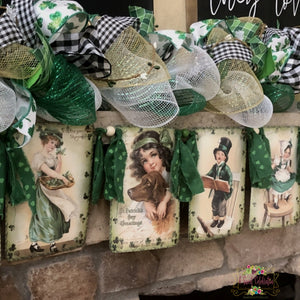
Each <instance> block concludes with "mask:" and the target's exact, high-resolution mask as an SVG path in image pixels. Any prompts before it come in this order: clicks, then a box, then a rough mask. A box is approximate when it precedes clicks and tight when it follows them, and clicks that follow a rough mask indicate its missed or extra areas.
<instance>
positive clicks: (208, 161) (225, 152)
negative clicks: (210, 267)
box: [188, 128, 246, 241]
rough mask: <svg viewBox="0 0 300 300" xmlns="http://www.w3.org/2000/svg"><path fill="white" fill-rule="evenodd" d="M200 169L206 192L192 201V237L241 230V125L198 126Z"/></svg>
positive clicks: (218, 234)
mask: <svg viewBox="0 0 300 300" xmlns="http://www.w3.org/2000/svg"><path fill="white" fill-rule="evenodd" d="M197 134H198V140H197V146H198V151H199V160H198V166H197V167H198V171H199V174H200V175H201V178H202V181H203V186H204V192H202V193H200V194H197V195H195V196H194V197H193V199H192V201H191V202H190V204H189V226H188V227H189V239H190V240H191V241H202V240H207V239H212V238H219V237H222V236H225V235H228V234H234V233H238V232H239V231H240V230H241V227H242V224H243V215H244V194H245V161H246V160H245V156H246V151H245V150H246V148H245V136H244V131H243V130H242V129H241V128H228V129H226V128H207V129H198V130H197Z"/></svg>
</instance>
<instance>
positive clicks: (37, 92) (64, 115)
mask: <svg viewBox="0 0 300 300" xmlns="http://www.w3.org/2000/svg"><path fill="white" fill-rule="evenodd" d="M43 71H44V70H43ZM44 72H45V73H47V74H46V75H45V74H44V73H43V74H42V75H41V76H46V77H47V78H49V82H51V86H50V87H49V88H48V89H45V82H46V81H45V80H42V79H39V80H38V81H37V82H36V83H35V84H34V85H33V86H32V87H31V88H30V89H29V90H30V92H31V93H32V95H33V96H34V98H35V100H36V104H37V105H38V106H40V107H42V108H44V109H45V110H46V111H48V112H49V113H50V115H52V116H53V117H54V118H56V119H57V120H59V121H60V122H61V123H63V124H67V125H74V126H80V125H89V124H92V123H94V122H95V121H96V111H95V92H94V90H93V88H92V87H91V85H90V84H89V83H88V82H87V80H86V79H85V77H84V76H83V75H82V73H81V72H80V70H79V69H78V68H77V67H76V66H75V65H74V64H72V63H69V62H68V61H67V60H66V59H65V58H64V56H63V55H56V56H55V57H54V64H53V68H52V69H51V73H50V74H49V72H48V71H46V70H45V71H44ZM49 76H50V77H49ZM39 83H40V84H39Z"/></svg>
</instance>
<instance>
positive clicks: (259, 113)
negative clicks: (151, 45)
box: [228, 96, 273, 128]
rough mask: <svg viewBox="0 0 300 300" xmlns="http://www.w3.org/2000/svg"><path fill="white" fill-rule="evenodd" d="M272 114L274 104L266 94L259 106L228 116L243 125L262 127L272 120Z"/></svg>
mask: <svg viewBox="0 0 300 300" xmlns="http://www.w3.org/2000/svg"><path fill="white" fill-rule="evenodd" d="M272 115H273V104H272V102H271V100H270V99H269V98H268V97H267V96H264V99H263V101H262V102H261V103H260V104H258V105H257V106H255V107H253V108H251V109H249V110H245V111H242V112H240V113H237V114H228V117H229V118H231V119H233V120H234V121H236V122H237V123H239V124H241V125H243V126H246V127H250V128H261V127H263V126H265V125H266V124H267V123H268V122H269V121H270V119H271V118H272Z"/></svg>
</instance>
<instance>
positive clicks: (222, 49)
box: [204, 40, 253, 67]
mask: <svg viewBox="0 0 300 300" xmlns="http://www.w3.org/2000/svg"><path fill="white" fill-rule="evenodd" d="M204 49H205V50H207V53H208V54H209V55H210V56H211V58H212V59H213V61H214V62H215V64H218V63H220V62H222V61H223V60H226V59H237V60H243V61H246V62H248V64H249V65H250V66H251V67H253V66H252V56H253V53H252V51H251V49H250V48H248V47H247V46H246V45H244V44H243V43H241V42H240V41H237V40H233V41H228V42H226V41H224V42H220V43H217V44H215V45H206V46H205V47H204Z"/></svg>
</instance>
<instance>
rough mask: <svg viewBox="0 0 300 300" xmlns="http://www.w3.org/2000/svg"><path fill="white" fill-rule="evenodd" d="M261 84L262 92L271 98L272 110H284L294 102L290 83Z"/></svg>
mask: <svg viewBox="0 0 300 300" xmlns="http://www.w3.org/2000/svg"><path fill="white" fill-rule="evenodd" d="M261 86H262V88H263V91H264V94H265V95H266V96H267V97H268V98H269V99H270V100H271V102H272V104H273V111H274V112H284V111H286V110H288V109H289V108H290V107H291V106H292V104H293V103H294V100H295V93H294V90H293V88H292V87H291V86H290V85H288V84H282V83H267V82H264V83H262V84H261Z"/></svg>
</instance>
